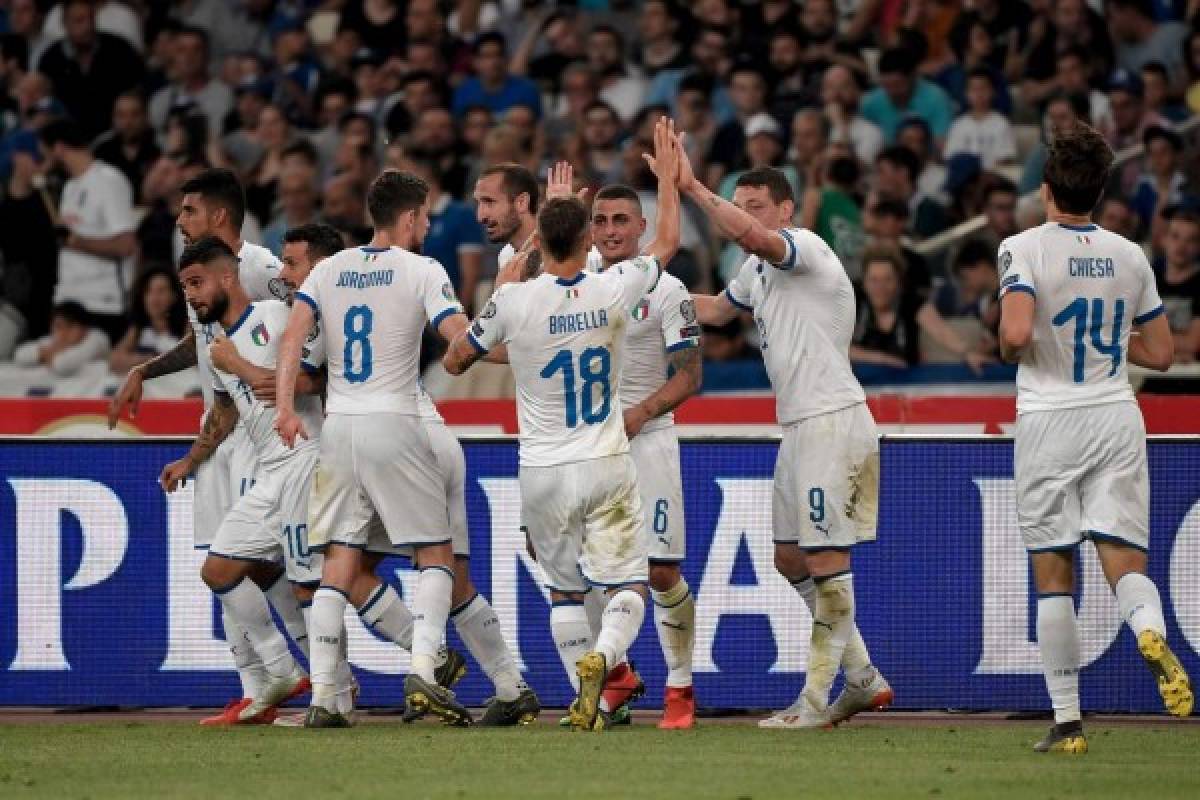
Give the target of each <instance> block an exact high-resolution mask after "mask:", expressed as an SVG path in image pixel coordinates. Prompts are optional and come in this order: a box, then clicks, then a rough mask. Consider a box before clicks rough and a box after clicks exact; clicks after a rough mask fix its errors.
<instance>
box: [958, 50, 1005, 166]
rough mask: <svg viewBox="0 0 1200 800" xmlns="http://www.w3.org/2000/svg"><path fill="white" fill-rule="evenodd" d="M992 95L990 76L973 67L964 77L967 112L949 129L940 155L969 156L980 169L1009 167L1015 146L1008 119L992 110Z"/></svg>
mask: <svg viewBox="0 0 1200 800" xmlns="http://www.w3.org/2000/svg"><path fill="white" fill-rule="evenodd" d="M994 94H995V91H994V88H993V85H992V74H991V72H990V71H988V70H987V69H986V68H983V67H976V68H975V69H973V70H972V71H971V72H970V74H969V75H968V76H967V110H966V111H965V112H964V113H963V114H962V115H961V116H960V117H958V119H956V120H955V121H954V124H953V125H951V126H950V132H949V134H947V136H946V146H945V149H944V151H943V152H944V153H945V156H946V158H947V159H949V158H950V157H951V156H953V155H955V154H956V153H972V154H974V155H976V156H978V157H979V160H980V161H982V162H983V167H984V169H992V168H993V167H997V166H1000V165H1002V164H1011V163H1013V162H1014V161H1016V158H1017V143H1016V139H1015V138H1014V136H1013V129H1012V125H1010V124H1009V122H1008V119H1006V118H1005V117H1003V116H1002V115H1000V114H999V113H997V112H996V111H995V110H993V108H992V98H993V96H994Z"/></svg>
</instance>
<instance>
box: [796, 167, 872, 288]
mask: <svg viewBox="0 0 1200 800" xmlns="http://www.w3.org/2000/svg"><path fill="white" fill-rule="evenodd" d="M835 152H836V151H832V150H831V153H830V154H829V156H830V157H826V158H822V159H821V160H819V161H818V162H817V163H816V164H814V165H813V167H812V170H811V172H810V174H809V177H808V179H807V180H806V181H805V186H804V194H803V195H802V197H801V201H800V212H799V215H800V227H802V228H807V229H809V230H811V231H812V232H813V233H815V234H817V235H818V236H820V237H821V238H822V239H824V240H825V243H826V244H828V245H829V247H830V248H831V249H832V250H833V252H835V253H837V256H838V259H840V260H841V262H842V266H843V267H844V268H845V270H846V274H847V275H849V276H850V279H851V280H857V279H858V277H859V276H860V275H861V271H862V262H861V259H862V251H863V244H864V241H865V235H864V234H863V226H862V211H861V209H860V200H859V198H858V197H857V190H858V183H859V172H858V162H857V161H855V160H854V157H853V156H852V155H850V153H849V152H848V151H847V152H845V153H844V154H837V155H835Z"/></svg>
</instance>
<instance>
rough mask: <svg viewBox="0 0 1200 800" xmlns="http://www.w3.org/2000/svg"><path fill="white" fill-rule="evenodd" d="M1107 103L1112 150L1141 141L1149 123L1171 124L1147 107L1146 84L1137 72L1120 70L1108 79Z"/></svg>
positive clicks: (1165, 125)
mask: <svg viewBox="0 0 1200 800" xmlns="http://www.w3.org/2000/svg"><path fill="white" fill-rule="evenodd" d="M1108 102H1109V105H1110V106H1111V108H1112V115H1113V130H1112V134H1111V135H1110V136H1109V139H1108V143H1109V144H1110V145H1112V147H1113V149H1114V150H1120V149H1121V148H1124V147H1130V146H1132V145H1136V144H1140V143H1141V140H1142V136H1143V134H1145V132H1146V129H1147V128H1149V127H1150V126H1152V125H1157V126H1159V127H1162V128H1166V127H1170V124H1171V123H1169V122H1168V121H1167V120H1165V119H1163V118H1162V117H1161V116H1160V115H1158V114H1156V113H1154V112H1153V111H1150V110H1149V109H1147V108H1146V102H1145V87H1144V86H1143V84H1142V79H1141V76H1139V75H1138V73H1136V72H1130V71H1128V70H1124V69H1119V70H1117V71H1116V72H1114V73H1113V74H1112V76H1111V77H1110V78H1109V81H1108Z"/></svg>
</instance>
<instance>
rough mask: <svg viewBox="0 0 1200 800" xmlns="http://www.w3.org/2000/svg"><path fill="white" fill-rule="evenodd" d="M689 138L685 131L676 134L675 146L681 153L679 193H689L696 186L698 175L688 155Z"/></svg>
mask: <svg viewBox="0 0 1200 800" xmlns="http://www.w3.org/2000/svg"><path fill="white" fill-rule="evenodd" d="M685 136H687V134H685V133H684V132H683V131H679V132H678V133H676V134H675V146H676V149H677V151H678V153H679V191H680V192H687V191H688V190H689V189H691V188H692V187H693V186H694V185H695V184H696V173H695V172H694V171H693V170H692V162H691V160H690V159H689V158H688V154H687V140H686V139H685V138H684V137H685Z"/></svg>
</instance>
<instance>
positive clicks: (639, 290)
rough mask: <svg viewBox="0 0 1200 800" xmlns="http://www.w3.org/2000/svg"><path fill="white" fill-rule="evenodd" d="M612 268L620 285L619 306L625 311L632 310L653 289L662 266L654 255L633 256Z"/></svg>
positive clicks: (660, 273)
mask: <svg viewBox="0 0 1200 800" xmlns="http://www.w3.org/2000/svg"><path fill="white" fill-rule="evenodd" d="M612 270H613V271H614V272H615V273H616V275H617V280H618V281H619V282H620V285H621V307H622V308H623V309H624V310H625V311H632V310H633V309H634V308H635V307H636V306H637V304H638V303H640V302H641V301H642V298H643V297H645V296H646V295H647V294H649V293H650V292H651V291H653V289H654V287H655V286H657V285H658V279H659V276H661V275H662V268H661V267H660V266H659V264H658V259H656V258H655V257H654V256H634V257H633V258H631V259H629V260H628V261H622V262H621V263H620V264H617V265H616V266H615V267H612Z"/></svg>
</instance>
